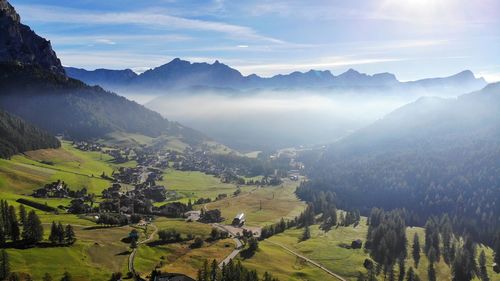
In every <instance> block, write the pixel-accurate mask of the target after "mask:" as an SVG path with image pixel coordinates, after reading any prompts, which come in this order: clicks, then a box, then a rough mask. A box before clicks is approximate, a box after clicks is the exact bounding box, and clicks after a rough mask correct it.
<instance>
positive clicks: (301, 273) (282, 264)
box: [238, 241, 335, 281]
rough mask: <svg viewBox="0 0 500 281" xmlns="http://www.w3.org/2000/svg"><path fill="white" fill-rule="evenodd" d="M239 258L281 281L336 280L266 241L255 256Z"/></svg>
mask: <svg viewBox="0 0 500 281" xmlns="http://www.w3.org/2000/svg"><path fill="white" fill-rule="evenodd" d="M238 260H240V261H241V262H242V264H243V265H244V266H245V267H248V268H249V269H254V270H256V271H257V272H258V273H259V275H261V276H262V274H264V273H265V272H266V271H267V272H270V273H272V274H273V276H274V277H277V278H279V279H280V280H281V281H286V280H290V281H292V280H293V281H296V280H297V281H298V280H324V281H326V280H335V279H333V278H332V277H331V276H330V275H328V274H327V273H325V272H324V271H322V270H320V269H318V268H317V267H314V266H312V265H310V264H309V263H307V262H306V261H304V260H303V259H301V258H298V257H296V256H295V255H293V254H291V253H289V252H287V251H285V250H283V249H282V248H280V247H279V246H276V245H273V244H271V243H267V242H265V241H263V242H261V243H259V250H257V252H256V253H255V255H254V256H252V257H251V258H249V259H242V258H238Z"/></svg>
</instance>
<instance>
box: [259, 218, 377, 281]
mask: <svg viewBox="0 0 500 281" xmlns="http://www.w3.org/2000/svg"><path fill="white" fill-rule="evenodd" d="M367 230H368V227H367V226H366V221H365V220H364V219H363V220H362V222H361V223H360V224H359V225H358V226H357V227H352V226H351V227H339V228H333V229H332V230H331V231H329V232H327V233H325V232H324V231H322V230H320V229H319V226H318V225H314V226H312V227H311V239H309V240H307V241H303V242H300V243H299V237H301V236H302V232H303V229H290V230H287V231H286V232H284V233H282V234H279V235H275V236H273V237H271V238H270V239H269V240H270V241H273V242H276V243H279V244H281V245H284V246H286V247H288V248H290V249H292V250H294V251H296V252H298V253H300V254H302V255H304V256H306V257H309V258H311V259H313V260H314V261H316V262H319V263H321V264H322V265H324V266H325V267H326V268H328V269H330V270H331V271H333V272H335V273H337V274H339V275H341V276H343V277H345V278H347V279H349V280H355V279H356V277H357V276H358V272H365V269H364V267H363V261H364V260H365V258H367V257H368V254H367V253H365V251H364V250H363V249H356V250H354V249H347V248H345V247H342V245H344V244H346V245H350V244H351V242H352V241H353V240H355V239H361V240H363V241H365V239H366V233H367ZM263 244H264V243H263Z"/></svg>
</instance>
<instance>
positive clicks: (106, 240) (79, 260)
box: [7, 221, 131, 281]
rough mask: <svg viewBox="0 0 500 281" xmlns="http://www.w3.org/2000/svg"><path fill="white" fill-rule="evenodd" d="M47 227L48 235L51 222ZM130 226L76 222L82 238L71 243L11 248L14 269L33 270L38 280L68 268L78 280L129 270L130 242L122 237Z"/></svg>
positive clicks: (107, 276)
mask: <svg viewBox="0 0 500 281" xmlns="http://www.w3.org/2000/svg"><path fill="white" fill-rule="evenodd" d="M65 223H66V221H65ZM44 228H45V236H48V234H49V232H50V230H49V229H50V225H44ZM130 230H131V228H130V227H117V228H106V229H92V230H88V229H86V228H84V227H79V226H75V233H76V237H77V239H78V240H77V242H76V243H75V244H74V245H72V246H71V247H53V248H31V249H25V250H20V249H8V250H7V252H8V253H9V256H10V262H11V269H12V270H13V271H18V272H26V273H29V274H30V275H31V276H32V277H33V279H34V280H41V278H42V276H43V275H44V274H45V273H46V272H49V273H50V274H51V275H52V276H53V277H54V279H55V280H58V279H59V278H60V276H62V274H63V273H64V271H68V272H70V273H71V275H72V276H73V277H74V280H96V281H97V280H107V279H108V278H109V276H110V275H111V273H112V272H117V271H120V272H122V273H126V272H127V251H128V244H125V243H122V242H121V241H120V239H121V238H123V237H125V236H126V235H127V234H128V233H129V232H130Z"/></svg>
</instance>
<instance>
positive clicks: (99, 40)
mask: <svg viewBox="0 0 500 281" xmlns="http://www.w3.org/2000/svg"><path fill="white" fill-rule="evenodd" d="M95 42H97V43H101V44H106V45H116V42H115V41H112V40H110V39H105V38H99V39H96V40H95Z"/></svg>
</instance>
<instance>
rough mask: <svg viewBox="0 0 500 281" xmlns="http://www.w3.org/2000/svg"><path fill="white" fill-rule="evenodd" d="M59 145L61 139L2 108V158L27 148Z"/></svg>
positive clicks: (0, 147) (0, 136)
mask: <svg viewBox="0 0 500 281" xmlns="http://www.w3.org/2000/svg"><path fill="white" fill-rule="evenodd" d="M59 146H61V144H60V143H59V141H58V140H57V139H56V138H55V137H53V136H51V135H50V134H48V133H47V132H45V131H43V130H40V129H38V128H37V127H34V126H32V125H30V124H28V123H26V122H24V121H23V120H22V119H21V118H18V117H15V116H12V115H10V114H8V113H7V112H5V111H3V110H0V158H7V157H10V156H12V155H14V154H16V153H19V152H24V151H27V150H35V149H41V148H57V147H59Z"/></svg>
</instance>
